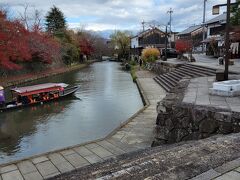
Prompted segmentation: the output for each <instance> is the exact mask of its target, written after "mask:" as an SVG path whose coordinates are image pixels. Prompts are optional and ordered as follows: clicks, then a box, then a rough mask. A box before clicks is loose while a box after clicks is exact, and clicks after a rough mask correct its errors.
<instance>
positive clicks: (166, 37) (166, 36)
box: [164, 25, 168, 61]
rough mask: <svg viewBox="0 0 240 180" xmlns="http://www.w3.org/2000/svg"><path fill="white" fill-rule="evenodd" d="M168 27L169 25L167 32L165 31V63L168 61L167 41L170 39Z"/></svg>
mask: <svg viewBox="0 0 240 180" xmlns="http://www.w3.org/2000/svg"><path fill="white" fill-rule="evenodd" d="M167 26H168V25H166V30H165V54H164V61H167V39H168V35H167Z"/></svg>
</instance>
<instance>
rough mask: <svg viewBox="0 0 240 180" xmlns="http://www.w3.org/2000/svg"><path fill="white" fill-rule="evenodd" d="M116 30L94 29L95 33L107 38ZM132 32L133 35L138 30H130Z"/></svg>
mask: <svg viewBox="0 0 240 180" xmlns="http://www.w3.org/2000/svg"><path fill="white" fill-rule="evenodd" d="M114 31H115V30H113V29H108V30H103V31H92V32H93V33H96V34H97V35H99V36H101V37H103V38H105V39H110V35H111V34H113V33H114ZM130 32H132V34H133V35H136V34H137V33H138V31H136V30H135V31H130Z"/></svg>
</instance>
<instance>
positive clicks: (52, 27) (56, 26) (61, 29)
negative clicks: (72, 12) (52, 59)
mask: <svg viewBox="0 0 240 180" xmlns="http://www.w3.org/2000/svg"><path fill="white" fill-rule="evenodd" d="M45 18H46V23H45V25H46V29H47V31H48V32H49V33H51V34H53V35H54V36H56V37H59V38H63V37H64V36H65V30H66V20H65V17H64V15H63V13H62V12H61V11H60V10H59V9H58V8H57V7H56V6H53V7H52V8H51V9H50V11H49V12H48V13H47V15H46V17H45Z"/></svg>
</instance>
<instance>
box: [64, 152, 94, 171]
mask: <svg viewBox="0 0 240 180" xmlns="http://www.w3.org/2000/svg"><path fill="white" fill-rule="evenodd" d="M64 157H65V158H66V159H67V160H68V161H69V162H70V163H71V164H72V165H73V166H74V167H75V168H80V167H83V166H86V165H89V164H90V163H89V162H88V161H87V160H86V159H84V158H83V157H81V156H80V155H78V154H77V153H74V154H70V155H67V156H64Z"/></svg>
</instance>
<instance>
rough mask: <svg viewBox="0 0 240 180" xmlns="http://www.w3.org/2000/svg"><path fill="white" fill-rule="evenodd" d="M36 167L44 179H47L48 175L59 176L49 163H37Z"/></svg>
mask: <svg viewBox="0 0 240 180" xmlns="http://www.w3.org/2000/svg"><path fill="white" fill-rule="evenodd" d="M36 167H37V169H38V171H39V172H40V173H41V175H42V176H43V178H44V179H45V178H47V177H49V175H52V174H59V171H58V170H57V168H56V167H55V166H54V165H53V164H52V163H51V161H45V162H41V163H38V164H36Z"/></svg>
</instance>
